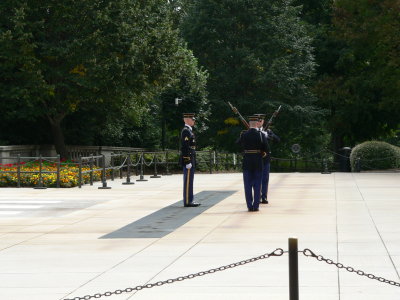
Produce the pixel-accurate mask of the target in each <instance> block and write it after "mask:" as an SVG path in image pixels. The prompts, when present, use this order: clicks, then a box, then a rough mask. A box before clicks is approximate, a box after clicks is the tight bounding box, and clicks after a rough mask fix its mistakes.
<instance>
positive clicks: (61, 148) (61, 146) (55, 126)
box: [49, 118, 68, 159]
mask: <svg viewBox="0 0 400 300" xmlns="http://www.w3.org/2000/svg"><path fill="white" fill-rule="evenodd" d="M49 121H50V127H51V132H52V134H53V140H54V146H55V147H56V151H57V153H58V154H60V156H61V158H65V159H66V158H68V152H67V147H66V146H65V141H64V134H63V132H62V129H61V121H62V119H56V120H55V119H52V118H49Z"/></svg>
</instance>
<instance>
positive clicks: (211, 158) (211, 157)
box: [210, 150, 213, 174]
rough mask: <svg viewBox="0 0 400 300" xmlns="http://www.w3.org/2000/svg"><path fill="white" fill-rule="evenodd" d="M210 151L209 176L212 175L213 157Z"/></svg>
mask: <svg viewBox="0 0 400 300" xmlns="http://www.w3.org/2000/svg"><path fill="white" fill-rule="evenodd" d="M212 154H213V153H212V151H211V150H210V174H212V165H213V156H212Z"/></svg>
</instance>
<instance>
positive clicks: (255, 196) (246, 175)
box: [243, 170, 262, 209]
mask: <svg viewBox="0 0 400 300" xmlns="http://www.w3.org/2000/svg"><path fill="white" fill-rule="evenodd" d="M261 176H262V171H261V170H260V171H249V170H243V183H244V194H245V196H246V203H247V208H248V209H257V208H258V206H259V205H260V192H261Z"/></svg>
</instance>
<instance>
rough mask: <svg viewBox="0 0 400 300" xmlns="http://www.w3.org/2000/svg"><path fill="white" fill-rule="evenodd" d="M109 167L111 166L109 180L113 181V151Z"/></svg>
mask: <svg viewBox="0 0 400 300" xmlns="http://www.w3.org/2000/svg"><path fill="white" fill-rule="evenodd" d="M110 164H111V165H110V167H111V181H114V153H111V159H110Z"/></svg>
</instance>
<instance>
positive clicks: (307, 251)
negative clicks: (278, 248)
mask: <svg viewBox="0 0 400 300" xmlns="http://www.w3.org/2000/svg"><path fill="white" fill-rule="evenodd" d="M299 252H301V253H303V254H304V255H305V256H308V257H314V258H316V259H317V260H318V261H324V262H326V263H327V264H328V265H335V266H336V267H337V268H338V269H345V270H346V271H348V272H350V273H356V274H357V275H360V276H365V277H368V278H369V279H374V280H377V281H379V282H383V283H387V284H390V285H394V286H399V287H400V283H399V282H396V281H393V280H388V279H385V278H383V277H378V276H375V275H373V274H369V273H366V272H364V271H361V270H356V269H354V268H353V267H346V266H344V265H343V264H341V263H337V262H334V261H333V260H331V259H327V258H324V257H323V256H322V255H317V254H315V253H314V252H312V251H311V250H310V249H307V248H306V249H304V250H303V251H299Z"/></svg>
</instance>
